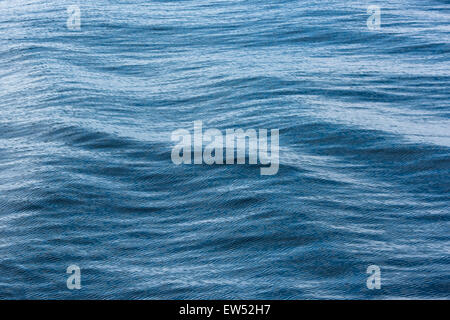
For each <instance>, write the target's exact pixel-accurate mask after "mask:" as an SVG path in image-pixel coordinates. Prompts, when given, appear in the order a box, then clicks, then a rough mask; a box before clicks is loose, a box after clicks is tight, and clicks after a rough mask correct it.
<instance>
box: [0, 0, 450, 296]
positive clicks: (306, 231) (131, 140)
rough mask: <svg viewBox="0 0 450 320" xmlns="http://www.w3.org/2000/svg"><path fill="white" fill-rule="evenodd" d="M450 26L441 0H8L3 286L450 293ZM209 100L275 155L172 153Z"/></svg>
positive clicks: (2, 18)
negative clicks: (274, 132) (228, 159)
mask: <svg viewBox="0 0 450 320" xmlns="http://www.w3.org/2000/svg"><path fill="white" fill-rule="evenodd" d="M72 4H78V5H79V6H80V10H81V29H80V30H79V31H73V30H70V29H68V27H67V25H66V21H67V18H68V15H67V11H66V9H67V6H69V5H72ZM371 4H375V5H379V6H380V7H381V29H380V30H378V31H377V30H369V29H368V27H367V25H366V21H367V18H368V17H369V15H368V14H367V7H368V5H371ZM449 40H450V3H449V2H448V1H437V0H430V1H418V0H393V1H375V0H374V1H364V0H363V1H351V0H345V1H342V0H340V1H338V0H332V1H326V2H324V1H314V0H307V1H290V0H282V1H256V0H249V1H244V0H231V1H207V0H204V1H201V0H191V1H189V0H184V1H181V0H178V1H144V0H128V1H122V0H120V1H119V0H117V1H113V0H97V1H91V2H90V3H87V2H79V3H77V2H76V1H43V0H34V1H32V0H29V1H25V0H15V1H11V0H6V1H5V0H3V1H0V160H1V161H0V298H3V299H12V298H14V299H17V298H26V299H39V298H52V299H59V298H66V299H72V298H75V299H78V298H87V299H111V298H118V299H144V298H145V299H184V298H191V299H206V298H209V299H213V298H224V299H227V298H233V299H250V298H255V299H318V298H327V299H328V298H338V299H343V298H348V299H373V298H376V299H388V298H401V299H403V298H439V299H448V298H450V265H449V264H450V237H449V230H450V219H449V203H450V196H449V194H450V178H449V176H450V175H449V174H450V130H449V128H450V117H449V115H450V62H449V60H450V44H449ZM196 120H201V121H203V126H204V127H205V128H218V129H220V130H222V131H224V130H225V129H227V128H243V129H250V128H265V129H280V169H279V172H278V174H276V175H273V176H261V175H260V170H259V169H260V166H259V165H227V166H225V165H211V166H209V165H206V164H204V165H180V166H176V165H175V164H173V163H172V160H171V156H170V154H171V150H172V147H173V146H174V143H173V142H172V141H171V133H172V131H174V130H176V129H180V128H185V129H189V130H192V128H193V121H196ZM71 264H75V265H77V266H79V267H80V268H81V286H82V287H81V289H80V290H76V289H75V290H69V289H68V288H67V286H66V280H67V277H68V276H69V275H68V274H66V268H67V267H68V266H69V265H71ZM369 265H378V266H379V267H380V268H381V289H380V290H376V289H374V290H369V289H368V288H367V287H366V279H367V277H368V275H367V274H366V269H367V267H368V266H369Z"/></svg>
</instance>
